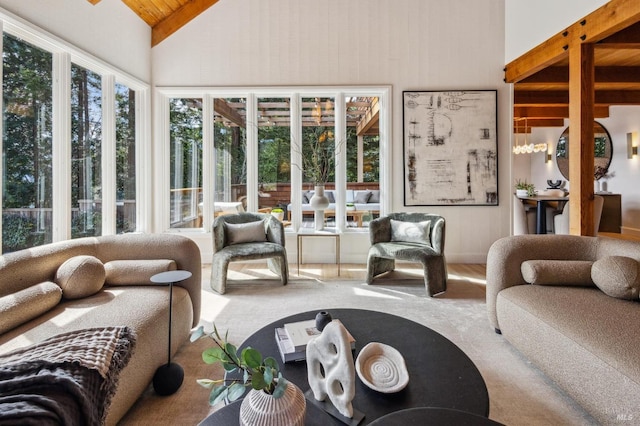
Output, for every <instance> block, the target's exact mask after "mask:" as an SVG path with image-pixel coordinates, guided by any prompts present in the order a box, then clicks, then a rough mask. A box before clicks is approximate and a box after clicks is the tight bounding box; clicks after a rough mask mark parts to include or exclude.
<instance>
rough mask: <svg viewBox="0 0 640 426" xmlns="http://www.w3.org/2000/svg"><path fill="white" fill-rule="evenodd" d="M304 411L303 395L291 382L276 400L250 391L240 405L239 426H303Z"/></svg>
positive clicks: (305, 406)
mask: <svg viewBox="0 0 640 426" xmlns="http://www.w3.org/2000/svg"><path fill="white" fill-rule="evenodd" d="M306 411H307V402H306V400H305V398H304V394H303V393H302V391H301V390H300V388H298V387H297V386H296V385H294V384H293V383H291V382H288V383H287V389H286V390H285V392H284V395H282V397H280V398H278V399H276V398H274V397H273V396H272V395H269V394H268V393H266V392H263V391H261V390H255V389H251V390H250V391H249V393H248V394H247V396H245V397H244V399H243V400H242V404H241V405H240V426H304V416H305V413H306Z"/></svg>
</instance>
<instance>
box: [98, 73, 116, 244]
mask: <svg viewBox="0 0 640 426" xmlns="http://www.w3.org/2000/svg"><path fill="white" fill-rule="evenodd" d="M115 89H116V79H115V77H114V76H113V75H103V76H102V178H101V182H102V235H114V234H115V233H116V216H117V214H116V186H117V182H116V114H115V106H116V94H115Z"/></svg>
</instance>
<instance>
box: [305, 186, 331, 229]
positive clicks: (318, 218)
mask: <svg viewBox="0 0 640 426" xmlns="http://www.w3.org/2000/svg"><path fill="white" fill-rule="evenodd" d="M309 204H310V205H311V207H312V208H313V210H314V212H315V213H314V217H315V228H316V231H322V230H323V229H324V210H325V209H326V208H327V207H329V198H328V197H327V196H326V195H324V185H316V186H315V188H314V192H313V195H312V196H311V198H310V199H309Z"/></svg>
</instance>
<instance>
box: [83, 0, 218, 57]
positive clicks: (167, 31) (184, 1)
mask: <svg viewBox="0 0 640 426" xmlns="http://www.w3.org/2000/svg"><path fill="white" fill-rule="evenodd" d="M87 1H88V2H89V3H91V4H97V3H99V2H100V0H87ZM122 2H123V3H124V4H126V5H127V6H129V8H130V9H131V10H133V11H134V12H135V13H136V14H137V15H138V16H140V18H142V20H143V21H144V22H146V23H147V24H148V25H149V26H150V27H151V46H152V47H153V46H155V45H157V44H158V43H160V42H161V41H162V40H164V39H166V38H167V37H169V36H170V35H171V34H173V33H174V32H176V31H178V30H179V29H180V28H182V27H183V26H184V25H186V24H187V23H188V22H189V21H191V20H192V19H193V18H195V17H196V16H198V15H199V14H201V13H202V12H204V11H205V10H207V9H208V8H209V7H211V6H213V5H214V4H215V3H217V2H218V0H122Z"/></svg>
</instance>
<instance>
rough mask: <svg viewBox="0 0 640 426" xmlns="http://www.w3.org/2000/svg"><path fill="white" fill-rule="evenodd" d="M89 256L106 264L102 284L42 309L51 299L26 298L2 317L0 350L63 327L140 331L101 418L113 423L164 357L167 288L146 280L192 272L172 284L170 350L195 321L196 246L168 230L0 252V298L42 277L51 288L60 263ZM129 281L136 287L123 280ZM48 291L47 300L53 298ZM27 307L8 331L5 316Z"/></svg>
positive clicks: (197, 310) (198, 266)
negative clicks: (27, 314) (173, 271)
mask: <svg viewBox="0 0 640 426" xmlns="http://www.w3.org/2000/svg"><path fill="white" fill-rule="evenodd" d="M86 255H89V256H93V257H95V258H97V259H99V261H100V262H102V264H103V265H104V268H105V270H106V272H105V275H104V280H105V282H106V283H105V284H104V286H103V287H102V288H99V289H97V292H96V293H95V294H92V295H89V296H86V297H80V298H77V299H72V300H69V299H66V298H65V297H62V299H61V300H60V301H59V302H58V303H56V304H55V306H53V307H51V308H50V309H49V310H47V311H46V312H44V313H40V314H37V308H38V305H42V304H43V303H44V304H49V303H50V300H47V299H46V298H45V299H42V298H40V301H37V300H35V299H32V300H28V301H27V302H24V303H23V306H21V307H20V309H18V310H14V311H12V312H10V313H9V314H7V315H5V316H4V318H3V319H2V321H0V326H4V328H5V331H4V332H3V333H2V334H0V354H2V353H7V352H9V351H11V350H13V349H16V348H20V347H25V346H28V345H31V344H33V343H36V342H40V341H42V340H44V339H46V338H48V337H51V336H54V335H57V334H60V333H63V332H67V331H72V330H78V329H83V328H92V327H106V326H122V325H126V326H128V327H131V328H132V329H133V331H134V332H135V333H136V335H137V341H136V346H135V350H134V352H133V356H132V357H131V359H130V360H129V363H128V365H127V366H126V367H125V369H124V370H123V371H122V372H121V374H120V380H119V382H118V386H117V389H116V392H115V395H114V396H113V399H112V401H111V405H110V406H109V408H108V412H107V417H106V423H107V424H116V423H117V422H118V421H119V420H120V418H122V417H123V415H124V414H125V413H126V412H127V410H128V409H129V408H130V407H131V406H132V405H133V404H134V403H135V401H136V400H137V399H138V397H139V396H140V395H141V394H142V393H143V392H144V391H145V389H146V388H147V387H148V386H149V384H150V383H151V380H152V377H153V374H154V372H155V370H156V368H158V367H159V366H160V365H162V364H165V363H166V361H167V337H168V336H167V334H168V328H167V327H168V322H169V312H168V297H169V292H168V287H167V286H158V285H153V284H151V283H150V281H149V280H148V277H147V276H149V275H150V274H151V275H152V274H153V273H155V272H157V271H159V270H170V269H184V270H188V271H190V272H191V273H192V274H193V275H192V277H191V278H190V279H187V280H185V281H183V282H180V283H177V285H176V286H174V291H173V318H172V333H173V335H172V353H175V352H176V351H177V350H178V348H179V347H180V346H181V345H182V344H183V343H184V342H185V341H186V340H187V339H188V335H189V332H190V330H191V328H192V327H193V326H195V325H196V324H197V323H198V321H199V319H200V300H201V293H200V291H201V262H200V251H199V249H198V247H197V246H196V244H195V243H194V242H193V241H192V240H190V239H188V238H185V237H182V236H178V235H169V234H162V235H158V234H155V235H150V234H127V235H119V236H105V237H97V238H93V237H90V238H82V239H76V240H70V241H65V242H61V243H54V244H49V245H45V246H40V247H34V248H31V249H28V250H22V251H18V252H15V253H9V254H7V255H5V256H2V257H0V298H2V297H4V296H9V297H5V299H4V300H5V301H6V300H10V298H11V296H12V295H15V294H18V292H20V291H24V290H25V289H28V288H33V287H32V286H34V285H38V284H39V283H43V282H49V286H51V282H54V283H56V280H57V279H58V280H59V279H60V271H59V270H62V269H63V268H61V265H63V264H65V262H66V261H67V260H69V262H73V260H74V259H79V257H78V256H86ZM159 259H161V260H162V261H160V260H159ZM120 260H133V261H135V262H120ZM112 261H116V262H112ZM96 262H97V261H96ZM68 264H70V263H67V265H68ZM159 265H160V266H159ZM162 265H164V266H162ZM110 266H111V267H110ZM158 268H160V269H158ZM85 278H86V277H85ZM86 281H91V280H89V279H86ZM132 281H136V284H137V285H131V284H128V283H130V282H132ZM109 282H113V284H109ZM94 290H95V289H94ZM94 290H91V291H94ZM64 291H66V290H63V292H64ZM50 294H51V293H50ZM53 294H54V296H51V295H50V296H47V297H49V298H50V297H55V292H54V293H53ZM38 297H40V296H38ZM27 299H28V298H27ZM36 299H37V298H36ZM32 310H36V315H37V316H36V317H35V318H32V319H28V320H27V319H23V323H22V324H19V325H17V326H16V327H15V328H12V329H10V330H6V328H7V321H11V320H12V319H15V318H16V317H20V316H21V315H23V314H24V313H25V312H29V311H32ZM5 312H7V311H6V303H5ZM8 326H9V327H10V326H11V324H9V325H8Z"/></svg>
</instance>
